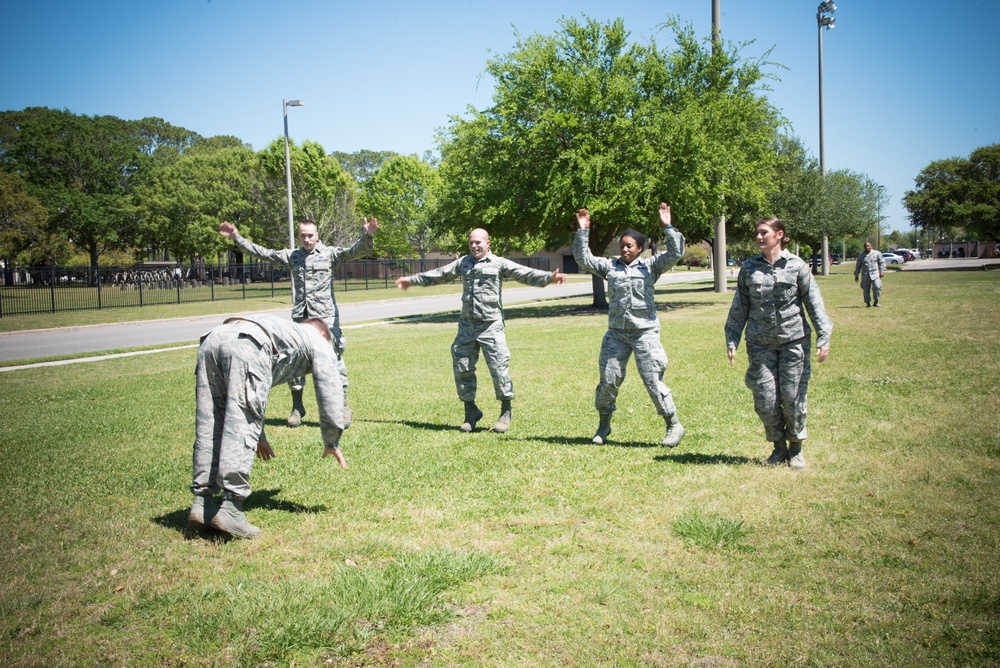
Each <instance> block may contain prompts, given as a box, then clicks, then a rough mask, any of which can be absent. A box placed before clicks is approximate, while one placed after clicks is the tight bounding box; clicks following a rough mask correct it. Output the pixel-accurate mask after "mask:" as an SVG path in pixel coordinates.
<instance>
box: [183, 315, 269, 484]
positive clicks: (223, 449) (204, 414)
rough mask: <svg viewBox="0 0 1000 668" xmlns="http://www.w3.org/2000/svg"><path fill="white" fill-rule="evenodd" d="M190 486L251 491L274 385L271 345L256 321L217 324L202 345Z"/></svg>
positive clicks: (199, 352) (200, 349)
mask: <svg viewBox="0 0 1000 668" xmlns="http://www.w3.org/2000/svg"><path fill="white" fill-rule="evenodd" d="M195 379H196V384H195V402H196V404H197V411H198V412H197V417H196V418H195V438H194V457H193V474H192V481H191V491H192V492H194V494H195V495H196V496H206V495H210V494H213V495H214V494H218V493H220V492H222V494H223V496H226V497H229V498H233V499H245V498H246V497H248V496H249V495H250V469H251V467H252V466H253V459H254V453H255V452H256V449H257V440H258V438H259V437H260V434H261V428H262V426H263V420H264V410H265V408H266V407H267V395H268V392H270V390H271V344H270V342H269V341H268V340H267V336H266V335H264V333H263V330H261V329H260V328H259V327H257V325H255V324H253V323H250V322H237V323H231V324H228V325H224V326H222V327H216V328H215V329H213V330H212V331H211V332H209V334H208V336H206V337H205V339H204V340H203V341H202V343H201V346H200V347H199V348H198V366H197V367H196V369H195Z"/></svg>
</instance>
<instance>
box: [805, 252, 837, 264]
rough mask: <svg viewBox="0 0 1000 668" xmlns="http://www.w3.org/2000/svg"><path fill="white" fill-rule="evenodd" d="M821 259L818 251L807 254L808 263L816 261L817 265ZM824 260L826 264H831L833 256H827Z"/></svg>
mask: <svg viewBox="0 0 1000 668" xmlns="http://www.w3.org/2000/svg"><path fill="white" fill-rule="evenodd" d="M821 259H822V256H821V255H820V254H819V253H813V254H812V255H810V256H809V264H813V263H816V264H817V265H819V262H820V260H821ZM826 261H827V263H828V264H833V257H831V256H827V258H826Z"/></svg>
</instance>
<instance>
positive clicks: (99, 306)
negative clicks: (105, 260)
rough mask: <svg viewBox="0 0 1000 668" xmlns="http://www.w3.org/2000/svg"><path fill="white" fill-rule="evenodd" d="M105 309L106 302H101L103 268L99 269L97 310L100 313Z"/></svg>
mask: <svg viewBox="0 0 1000 668" xmlns="http://www.w3.org/2000/svg"><path fill="white" fill-rule="evenodd" d="M103 308H104V302H103V301H101V268H100V267H98V268H97V310H98V311H100V310H101V309H103Z"/></svg>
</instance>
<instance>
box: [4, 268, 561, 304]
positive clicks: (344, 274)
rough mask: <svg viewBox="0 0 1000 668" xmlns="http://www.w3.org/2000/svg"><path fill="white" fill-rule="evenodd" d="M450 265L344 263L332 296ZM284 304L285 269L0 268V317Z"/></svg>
mask: <svg viewBox="0 0 1000 668" xmlns="http://www.w3.org/2000/svg"><path fill="white" fill-rule="evenodd" d="M451 261H452V260H451V259H447V258H445V259H434V260H421V259H414V260H360V261H357V262H345V263H343V264H341V265H339V266H338V267H337V269H336V271H335V272H334V277H333V280H334V289H335V290H343V291H347V290H370V289H376V288H390V287H393V286H394V285H395V283H396V279H397V278H399V277H401V276H410V275H412V274H416V273H419V272H422V271H429V270H431V269H437V268H439V267H443V266H444V265H446V264H448V263H449V262H451ZM515 261H516V262H520V263H521V264H524V265H527V266H529V267H532V268H534V269H541V270H543V271H548V270H549V260H548V258H516V259H515ZM278 296H283V297H288V299H289V300H291V283H290V282H289V271H288V268H287V267H285V266H284V265H280V264H272V263H268V262H256V263H245V264H229V265H221V266H208V265H191V266H189V265H170V266H162V265H157V266H149V265H136V266H134V267H97V268H65V267H28V268H22V267H6V268H0V318H3V317H8V316H14V315H27V314H31V313H55V312H56V311H78V310H87V309H106V308H126V307H132V306H154V305H160V304H180V303H182V302H205V301H221V300H224V299H257V298H262V297H278Z"/></svg>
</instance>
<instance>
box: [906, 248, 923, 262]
mask: <svg viewBox="0 0 1000 668" xmlns="http://www.w3.org/2000/svg"><path fill="white" fill-rule="evenodd" d="M909 250H910V252H911V253H913V259H914V260H919V259H920V258H921V257H923V256H922V255H920V249H919V248H911V249H909Z"/></svg>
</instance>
